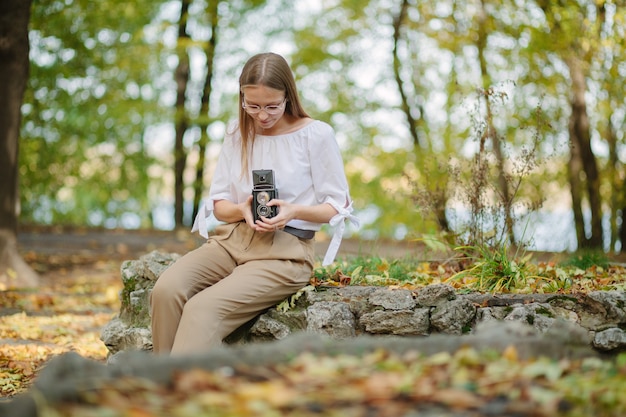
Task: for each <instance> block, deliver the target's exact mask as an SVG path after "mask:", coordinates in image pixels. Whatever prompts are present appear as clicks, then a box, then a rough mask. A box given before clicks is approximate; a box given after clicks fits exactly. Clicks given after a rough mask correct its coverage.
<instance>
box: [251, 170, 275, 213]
mask: <svg viewBox="0 0 626 417" xmlns="http://www.w3.org/2000/svg"><path fill="white" fill-rule="evenodd" d="M274 198H278V190H277V189H276V185H275V184H274V171H273V170H271V169H260V170H253V171H252V216H253V217H254V221H255V222H256V221H257V220H260V219H261V217H267V218H271V217H274V216H276V215H277V214H278V207H276V206H268V205H267V203H269V202H270V200H272V199H274Z"/></svg>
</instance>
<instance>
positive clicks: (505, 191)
mask: <svg viewBox="0 0 626 417" xmlns="http://www.w3.org/2000/svg"><path fill="white" fill-rule="evenodd" d="M480 6H481V10H480V12H479V18H478V19H479V21H478V39H477V48H478V60H479V62H480V72H481V78H482V80H483V91H484V94H483V95H484V98H485V106H486V109H487V118H486V122H487V131H486V132H485V136H486V139H489V140H491V144H492V146H493V153H494V154H495V156H496V161H497V165H498V173H499V175H498V188H499V190H500V201H501V203H502V208H503V209H504V227H505V231H506V234H507V236H508V238H509V242H510V243H511V245H514V244H516V240H515V233H514V231H513V218H512V215H511V205H512V197H511V192H510V190H509V182H508V180H507V178H509V176H508V175H506V173H505V172H504V170H505V168H504V153H503V152H502V141H501V138H500V136H499V135H498V132H497V131H496V128H495V126H494V124H493V113H492V111H491V102H490V98H491V97H490V94H491V93H490V91H491V89H490V88H491V79H490V78H489V71H488V70H487V59H486V58H485V50H486V48H487V28H486V24H487V11H486V10H485V5H484V3H483V2H482V1H481V2H480ZM483 143H484V141H483V140H481V144H483ZM482 148H483V146H481V149H482Z"/></svg>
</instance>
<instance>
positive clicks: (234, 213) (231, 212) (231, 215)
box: [213, 195, 254, 225]
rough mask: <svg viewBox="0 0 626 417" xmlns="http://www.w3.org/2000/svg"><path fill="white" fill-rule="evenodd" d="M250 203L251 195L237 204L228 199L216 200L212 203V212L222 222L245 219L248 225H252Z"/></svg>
mask: <svg viewBox="0 0 626 417" xmlns="http://www.w3.org/2000/svg"><path fill="white" fill-rule="evenodd" d="M251 204H252V195H250V197H248V199H247V200H246V201H244V202H242V203H239V204H235V203H233V202H232V201H228V200H217V201H215V202H214V203H213V214H214V215H215V218H216V219H217V220H219V221H222V222H226V223H235V222H240V221H242V220H245V221H246V223H248V224H249V225H253V224H254V222H253V220H252V208H251Z"/></svg>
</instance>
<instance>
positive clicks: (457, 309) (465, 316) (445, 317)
mask: <svg viewBox="0 0 626 417" xmlns="http://www.w3.org/2000/svg"><path fill="white" fill-rule="evenodd" d="M475 317H476V307H475V306H474V304H473V303H472V302H471V301H469V300H467V299H465V298H458V299H454V300H452V301H448V302H447V303H445V304H440V305H439V306H437V307H435V309H434V311H433V312H432V314H431V316H430V324H431V326H432V327H433V328H434V329H435V330H436V331H439V332H441V333H447V334H463V333H468V332H469V331H470V330H471V327H472V322H473V321H474V318H475Z"/></svg>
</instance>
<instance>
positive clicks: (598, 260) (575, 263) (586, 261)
mask: <svg viewBox="0 0 626 417" xmlns="http://www.w3.org/2000/svg"><path fill="white" fill-rule="evenodd" d="M562 265H563V266H566V267H567V266H570V267H576V268H579V269H588V268H591V267H593V266H599V267H601V268H606V267H607V266H608V265H609V258H608V256H607V255H606V254H605V253H604V252H601V251H599V250H580V251H578V252H576V253H574V254H572V255H571V256H570V257H569V258H568V259H567V260H565V261H564V262H563V263H562Z"/></svg>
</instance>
